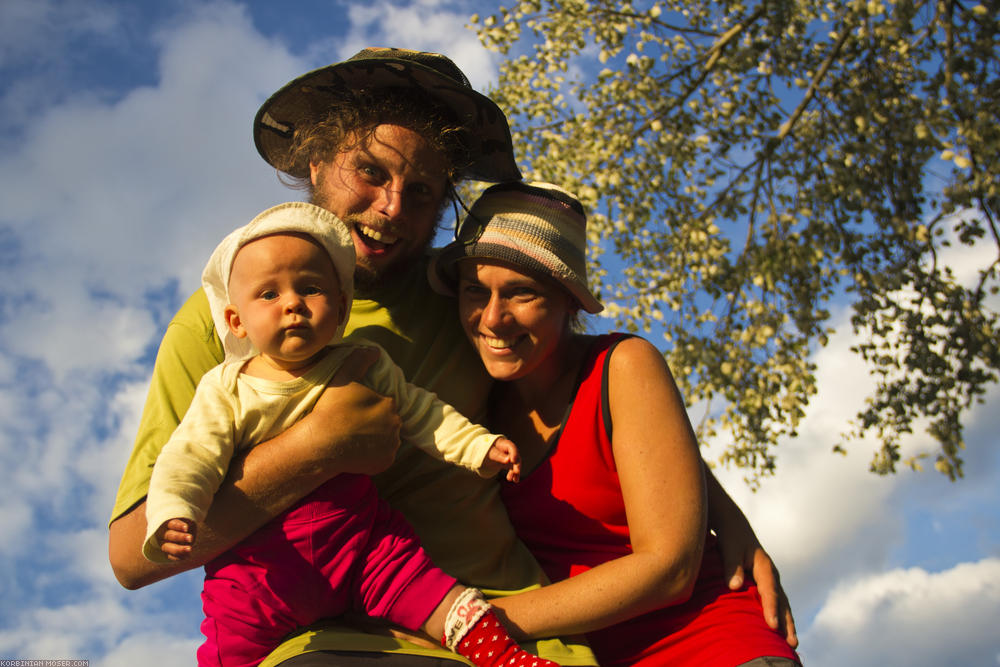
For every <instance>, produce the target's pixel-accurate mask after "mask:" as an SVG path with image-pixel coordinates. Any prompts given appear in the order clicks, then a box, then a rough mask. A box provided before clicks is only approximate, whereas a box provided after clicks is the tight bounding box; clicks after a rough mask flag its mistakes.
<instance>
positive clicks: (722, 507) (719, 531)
mask: <svg viewBox="0 0 1000 667" xmlns="http://www.w3.org/2000/svg"><path fill="white" fill-rule="evenodd" d="M705 481H706V482H707V491H708V527H709V528H711V529H712V530H713V531H714V532H715V534H716V535H717V536H718V538H719V551H720V552H721V553H722V567H723V574H724V576H726V577H727V578H728V579H729V587H730V588H731V589H733V590H736V589H738V588H740V587H741V586H742V585H743V582H744V579H745V577H746V575H748V574H749V575H750V576H751V577H752V578H753V580H754V582H755V583H756V584H757V591H758V592H759V593H760V599H761V604H762V606H763V607H764V619H765V620H766V621H767V624H768V625H769V626H770V627H771V628H773V629H775V630H777V631H778V632H779V633H781V634H783V635H784V636H785V639H786V641H788V645H789V646H791V647H792V648H795V647H796V646H798V645H799V639H798V636H796V634H795V619H794V618H792V608H791V606H789V603H788V596H786V595H785V591H784V590H783V589H782V588H781V580H780V579H779V577H778V569H777V568H776V567H775V565H774V562H773V561H772V560H771V557H770V556H769V555H768V554H767V552H766V551H764V547H762V546H761V544H760V541H759V540H758V539H757V535H756V534H755V533H754V532H753V528H752V527H751V526H750V522H749V521H748V520H747V518H746V516H744V514H743V512H742V510H740V508H739V506H738V505H737V504H736V503H735V502H733V499H732V498H730V497H729V494H728V493H726V490H725V489H723V488H722V485H721V484H719V481H718V480H717V479H716V478H715V475H713V474H712V471H711V469H709V468H708V466H705Z"/></svg>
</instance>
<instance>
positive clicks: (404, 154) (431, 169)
mask: <svg viewBox="0 0 1000 667" xmlns="http://www.w3.org/2000/svg"><path fill="white" fill-rule="evenodd" d="M354 143H355V142H351V141H349V142H348V145H349V146H351V145H352V144H354ZM309 167H310V176H311V178H312V184H313V195H312V201H313V203H314V204H316V205H318V206H322V207H323V208H325V209H327V210H329V211H331V212H332V213H334V214H335V215H337V216H338V217H339V218H340V219H341V220H343V221H344V222H345V223H346V224H347V226H348V228H349V229H350V230H351V236H352V238H353V239H354V250H355V251H356V253H357V263H356V264H355V272H354V273H355V283H356V285H357V287H358V288H360V289H364V288H365V287H372V286H374V285H377V284H379V282H380V280H381V279H382V278H383V277H384V276H386V275H388V274H391V273H392V272H393V271H394V270H399V269H402V268H405V267H406V266H407V265H408V263H409V262H411V261H412V260H413V259H414V258H416V257H418V256H420V254H421V253H423V251H424V249H425V248H426V247H427V245H428V244H429V243H430V241H431V238H432V237H433V235H434V228H435V226H436V224H437V220H438V216H439V214H440V211H441V208H442V204H443V202H444V198H445V194H446V192H447V185H448V179H447V168H448V164H447V161H446V160H445V158H444V156H443V155H441V154H440V153H439V152H438V151H437V150H435V149H433V148H431V147H430V145H428V143H427V142H426V141H425V140H424V139H423V138H422V137H421V136H420V135H418V134H417V133H416V132H413V131H412V130H409V129H407V128H405V127H401V126H399V125H379V126H378V127H376V128H375V131H374V133H373V134H372V135H371V137H370V138H369V139H368V140H367V141H364V142H359V143H357V144H356V145H353V146H352V147H351V148H348V149H347V150H345V151H343V152H341V153H338V154H337V155H336V156H334V158H333V159H332V160H331V161H329V162H314V163H310V165H309Z"/></svg>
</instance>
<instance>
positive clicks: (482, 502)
mask: <svg viewBox="0 0 1000 667" xmlns="http://www.w3.org/2000/svg"><path fill="white" fill-rule="evenodd" d="M254 139H255V142H256V145H257V148H258V151H259V152H260V153H261V155H262V156H263V157H264V158H265V160H267V161H268V162H269V163H270V164H272V165H273V166H275V167H276V168H277V169H279V170H280V171H281V172H283V173H284V174H287V175H288V176H291V177H292V178H293V179H296V180H298V181H299V182H300V183H301V184H302V185H303V186H304V187H306V188H308V189H309V190H310V192H311V198H312V201H313V202H314V203H316V204H319V205H321V206H324V207H325V208H327V209H328V210H330V211H332V212H333V213H335V214H337V215H338V216H339V217H340V218H341V219H342V220H344V221H345V222H346V223H347V224H348V226H349V227H350V229H351V234H352V238H353V241H354V245H355V250H356V252H357V266H356V285H357V293H356V298H355V301H354V303H353V305H352V309H351V316H350V322H349V325H348V332H349V333H351V332H357V335H360V336H362V337H364V338H367V339H370V340H374V341H375V342H377V343H379V344H380V345H382V346H383V347H384V348H385V349H386V350H387V351H388V352H389V354H390V355H391V356H392V358H393V361H395V362H396V363H397V364H398V365H399V366H401V367H402V368H403V369H404V372H405V373H406V375H407V378H408V379H409V380H410V381H411V382H414V383H415V384H418V385H421V386H423V387H426V388H428V389H431V390H433V391H435V392H436V393H438V395H439V396H440V397H441V398H442V399H444V400H445V401H447V402H449V403H451V404H453V405H455V407H457V408H458V409H459V410H460V411H462V412H463V413H464V414H466V415H467V416H469V417H471V418H472V419H476V417H478V416H480V415H481V414H482V411H483V409H484V407H485V399H486V392H487V390H488V387H489V384H488V381H487V379H486V376H485V373H484V371H483V370H482V367H481V365H480V364H479V361H478V359H477V358H476V357H475V355H474V354H473V352H472V351H471V348H470V347H469V346H468V345H467V343H466V342H465V340H464V338H463V335H462V333H461V331H460V328H459V327H458V320H457V316H456V314H455V312H454V308H455V306H454V303H453V302H451V301H450V300H447V299H444V298H442V297H439V296H437V295H436V294H434V293H433V292H432V291H431V290H430V288H429V286H428V285H427V282H426V278H425V270H426V261H425V260H426V250H427V247H428V244H429V243H430V241H431V238H432V237H433V233H434V229H435V227H436V225H437V222H438V219H439V218H440V215H441V213H442V211H443V209H444V208H445V206H446V204H447V202H448V201H449V198H450V196H451V195H452V193H453V189H452V183H453V182H454V181H455V180H458V179H461V178H470V179H477V180H487V181H504V180H512V179H519V178H520V173H519V171H518V169H517V166H516V164H515V162H514V159H513V150H512V146H511V140H510V132H509V129H508V126H507V122H506V118H505V117H504V115H503V113H502V111H500V109H499V108H498V107H497V106H496V105H495V104H494V103H493V102H492V101H490V100H489V98H487V97H485V96H483V95H480V94H479V93H477V92H475V91H474V90H472V88H471V86H470V85H469V83H468V80H467V79H466V77H465V76H464V74H462V72H461V70H459V69H458V67H456V66H455V65H454V63H452V62H451V61H450V60H448V59H447V58H445V57H444V56H441V55H438V54H429V53H417V52H413V51H404V50H396V49H365V50H363V51H361V52H360V53H358V54H357V55H355V56H354V57H352V58H351V59H349V60H347V61H344V62H342V63H337V64H334V65H330V66H328V67H325V68H322V69H320V70H316V71H314V72H310V73H308V74H306V75H304V76H302V77H300V78H298V79H296V80H295V81H292V82H291V83H289V84H288V85H286V86H285V87H284V88H282V89H281V90H279V91H278V92H277V93H275V94H274V95H273V96H272V97H271V98H270V99H269V100H267V101H266V102H265V103H264V104H263V106H262V107H261V109H260V111H259V112H258V114H257V117H256V119H255V122H254ZM221 359H222V349H221V345H220V344H219V341H218V338H217V336H216V335H215V332H214V327H213V326H212V320H211V316H210V313H209V311H208V306H207V301H206V299H205V296H204V294H203V293H202V292H201V291H200V290H199V292H197V293H195V295H194V296H192V297H191V299H190V300H189V301H188V303H186V304H185V305H184V306H183V307H182V309H181V311H179V312H178V314H177V316H176V317H175V318H174V320H173V321H172V322H171V324H170V326H169V327H168V329H167V333H166V335H165V337H164V340H163V343H162V344H161V347H160V352H159V354H158V357H157V361H156V367H155V369H154V374H153V379H152V383H151V388H150V393H149V396H148V398H147V403H146V407H145V410H144V413H143V418H142V423H141V425H140V429H139V434H138V436H137V439H136V445H135V448H134V450H133V452H132V456H131V458H130V460H129V463H128V465H127V467H126V471H125V474H124V475H123V478H122V483H121V486H120V488H119V492H118V498H117V499H116V503H115V508H114V511H113V514H112V522H111V526H110V539H109V550H110V558H111V563H112V567H113V568H114V571H115V574H116V576H117V577H118V579H119V581H121V583H122V584H123V585H124V586H126V587H127V588H138V587H141V586H144V585H146V584H149V583H152V582H154V581H158V580H160V579H163V578H165V577H168V576H171V575H173V574H175V573H177V572H180V571H182V570H185V569H190V568H192V567H197V566H200V565H203V564H204V563H205V562H207V561H208V560H210V559H211V558H213V557H215V556H216V555H218V554H219V553H221V552H222V551H224V550H226V549H227V548H229V547H230V546H232V545H233V544H235V543H236V542H238V541H240V540H242V539H243V538H244V537H246V536H247V535H249V534H250V533H252V532H253V531H254V530H256V529H257V528H258V527H260V526H261V525H263V524H264V523H265V522H266V521H268V520H270V519H271V518H273V517H274V516H275V515H277V514H278V513H280V512H281V511H283V510H284V509H286V508H287V507H288V506H290V505H291V504H293V503H294V502H296V501H298V500H299V499H301V498H302V497H303V496H305V495H306V494H308V493H310V492H311V491H312V490H314V489H315V488H317V487H318V486H319V485H320V484H322V483H324V482H325V481H327V480H329V479H331V478H332V477H334V476H336V475H337V474H340V473H342V472H355V473H365V474H373V475H375V480H376V484H377V485H378V487H379V491H380V492H381V494H382V495H383V497H385V498H386V499H387V500H388V501H389V502H390V504H392V505H393V506H394V507H395V508H396V509H398V510H399V511H401V512H402V513H403V514H404V515H405V516H406V518H407V519H408V520H409V521H410V522H411V524H412V525H413V526H414V528H415V529H416V530H417V532H418V534H419V535H420V537H421V540H422V541H423V543H424V546H425V548H426V550H427V551H428V553H429V554H430V555H431V557H432V559H433V560H434V561H435V563H436V564H437V565H438V566H440V567H441V568H442V569H444V570H445V571H446V572H449V573H450V574H453V575H455V576H457V577H458V578H459V579H460V580H462V581H464V582H466V583H469V584H471V585H474V586H478V587H481V588H485V589H487V590H495V591H508V592H509V591H517V590H520V589H524V588H527V587H530V586H534V585H537V584H538V583H540V582H541V575H540V572H539V570H538V568H537V565H536V564H535V563H534V560H533V559H532V558H531V556H530V554H529V553H528V552H527V550H526V549H525V548H524V547H523V545H521V544H520V542H519V541H518V540H517V539H516V537H515V535H514V533H513V530H512V529H511V527H510V524H509V522H508V521H507V518H506V514H505V513H504V511H503V506H502V504H501V503H500V501H499V497H498V495H497V490H496V486H495V485H494V484H491V483H485V482H483V481H482V480H479V479H478V478H476V477H475V476H472V475H468V474H467V473H465V472H463V471H461V470H459V469H457V468H454V467H449V466H446V465H442V464H439V463H438V462H436V461H434V460H433V459H431V458H429V457H427V456H425V455H423V454H422V453H420V452H418V451H416V450H415V449H414V448H411V447H409V446H408V445H406V444H405V443H403V445H402V446H399V440H398V418H397V417H396V416H395V413H394V409H393V406H392V404H391V402H390V401H388V400H387V399H384V398H382V397H379V396H376V395H374V394H371V393H370V392H368V391H366V390H364V389H362V388H361V387H360V386H359V385H356V384H353V383H351V382H350V380H351V379H353V377H356V376H358V375H360V373H361V372H363V370H364V368H365V367H366V364H367V363H368V360H365V359H357V360H355V361H356V363H355V366H354V372H353V374H352V373H349V372H348V373H344V374H342V375H341V376H340V377H339V378H338V381H337V382H335V383H334V384H333V385H331V387H330V388H329V389H327V391H326V392H325V393H324V395H323V398H321V399H320V402H319V403H318V404H317V406H316V408H315V409H314V410H313V412H312V413H311V414H310V415H308V416H306V417H305V418H303V419H302V420H301V421H299V422H298V423H297V424H296V425H295V426H294V427H292V428H291V429H289V430H288V431H286V432H285V433H283V434H282V435H281V436H279V437H277V438H275V439H274V440H271V441H269V442H266V443H263V444H261V445H258V446H257V447H255V448H253V449H252V450H250V452H249V453H248V454H247V455H246V456H245V457H244V459H243V460H242V461H234V462H233V465H232V467H231V469H230V474H229V477H228V478H227V482H226V483H225V484H224V485H223V487H222V489H220V491H219V493H218V494H217V496H216V499H215V502H214V503H213V505H212V508H211V511H210V514H209V517H208V519H207V520H206V523H205V526H204V530H203V532H202V534H201V535H200V536H199V541H198V545H197V547H195V548H193V549H192V552H191V554H190V555H189V557H188V558H186V559H185V560H184V561H183V562H182V563H173V564H169V565H153V564H152V563H149V562H147V561H144V559H142V557H141V555H140V546H139V545H140V544H141V542H142V538H143V536H144V534H145V511H144V499H145V494H146V489H147V487H148V482H149V470H150V468H151V467H152V464H153V461H155V458H156V455H157V453H158V452H159V449H160V447H162V445H163V443H164V442H165V441H166V440H167V438H168V437H169V435H170V433H171V432H172V431H173V429H174V427H175V426H176V424H177V422H178V421H179V419H180V416H181V415H182V414H183V412H184V411H185V410H186V409H187V406H188V404H189V402H190V400H191V396H192V395H193V392H194V387H195V386H196V385H197V382H198V380H199V378H200V377H201V375H202V374H203V373H204V372H205V371H207V370H208V369H209V368H211V367H212V366H215V365H216V364H217V363H219V361H221ZM344 415H349V418H348V419H345V418H344ZM397 446H398V447H399V450H398V452H397V451H396V448H397ZM390 464H392V465H391V467H389V466H390ZM710 488H711V490H712V494H711V497H710V504H711V506H712V507H711V509H712V510H713V511H712V516H713V518H714V517H719V518H718V520H717V521H716V522H715V523H713V524H712V525H713V527H715V528H716V529H717V531H718V532H719V533H720V535H721V536H722V538H723V542H724V544H726V547H727V548H728V549H730V551H731V553H730V556H732V554H737V556H736V557H735V560H734V558H732V557H731V558H730V560H731V561H734V562H735V561H738V563H736V564H738V565H741V566H742V565H744V564H745V565H747V566H752V567H753V572H754V573H755V574H757V575H758V576H757V579H758V582H757V583H758V586H759V587H760V588H761V590H762V595H763V596H764V597H765V609H767V608H768V604H767V602H768V598H769V599H770V601H771V604H770V607H771V608H772V609H773V610H774V611H773V614H774V615H775V617H776V616H777V611H776V607H777V603H778V600H779V598H780V599H781V600H782V602H783V597H782V594H781V592H780V588H779V587H777V585H776V581H775V580H773V579H771V577H774V575H775V573H774V572H773V570H772V568H771V563H770V560H769V559H768V558H767V555H766V554H765V553H764V552H763V550H761V549H760V548H759V544H757V542H756V538H754V537H753V533H752V530H750V528H749V525H747V524H746V521H745V519H743V517H742V514H741V513H740V512H739V510H738V509H737V508H736V507H735V505H732V503H731V501H729V500H728V498H727V497H725V494H724V492H722V491H721V489H720V488H719V487H718V485H717V484H715V485H714V486H711V487H710ZM786 607H787V606H786V605H784V606H783V607H782V609H783V611H784V609H786ZM787 619H788V621H789V632H790V637H793V636H794V628H793V626H792V625H791V623H790V621H791V617H790V616H787ZM508 621H509V625H510V626H511V627H512V628H514V629H518V627H517V626H518V623H517V621H518V619H508ZM519 629H520V630H521V631H522V632H524V633H526V634H530V633H531V632H532V628H530V627H521V628H519ZM394 641H395V640H391V639H388V638H384V637H372V636H366V635H360V634H358V633H356V632H350V631H347V630H344V629H343V628H333V629H331V628H321V629H319V630H318V631H310V632H306V633H304V634H301V635H299V636H297V637H295V638H293V639H291V640H289V641H288V642H286V643H285V644H284V645H283V646H282V647H279V649H278V650H277V651H276V652H275V654H273V655H272V656H271V658H269V660H268V661H267V663H266V664H277V663H278V662H280V661H281V660H285V659H286V658H290V659H288V660H285V662H284V663H283V664H286V665H305V664H314V663H312V662H308V661H312V660H316V659H326V658H330V656H329V655H327V654H323V653H308V654H306V655H298V654H299V653H302V652H303V651H316V650H320V651H324V650H335V651H366V650H390V649H395V648H396V647H397V645H396V644H395V643H394ZM538 648H539V650H541V651H542V652H543V653H545V654H546V657H550V658H551V659H553V660H556V661H557V662H560V663H562V664H590V662H589V661H590V660H592V658H591V657H590V656H589V655H588V652H587V651H586V650H585V649H582V648H577V647H574V646H572V645H569V646H568V645H564V644H562V643H561V642H558V641H552V642H550V641H545V642H539V646H538ZM407 650H409V649H407ZM414 650H416V649H414ZM418 652H419V651H418ZM384 657H385V656H380V658H384ZM335 659H336V664H347V662H346V660H347V658H346V657H345V656H344V655H343V654H338V655H337V656H335ZM359 659H360V660H361V661H365V658H364V657H361V658H359ZM423 659H424V660H426V659H427V658H423ZM442 659H453V656H450V654H447V653H445V654H444V655H443V656H442ZM403 660H404V661H406V662H412V661H413V660H415V658H413V657H412V656H403ZM315 664H334V663H333V662H327V663H315Z"/></svg>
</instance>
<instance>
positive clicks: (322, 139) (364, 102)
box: [275, 88, 471, 190]
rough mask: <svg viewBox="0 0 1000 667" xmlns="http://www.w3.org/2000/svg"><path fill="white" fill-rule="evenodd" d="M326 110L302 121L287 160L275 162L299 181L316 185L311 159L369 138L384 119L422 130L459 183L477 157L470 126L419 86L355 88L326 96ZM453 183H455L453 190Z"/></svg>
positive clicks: (296, 184) (324, 158)
mask: <svg viewBox="0 0 1000 667" xmlns="http://www.w3.org/2000/svg"><path fill="white" fill-rule="evenodd" d="M324 106H325V108H326V116H325V117H323V118H317V119H316V121H315V122H313V123H310V124H308V125H306V126H305V127H298V128H296V129H295V134H294V137H293V139H292V146H291V149H290V150H289V151H288V153H287V155H286V156H285V158H284V161H283V162H282V163H280V164H275V166H276V167H277V168H278V170H279V171H281V172H286V173H285V178H290V179H291V183H290V185H293V186H294V187H300V188H302V189H305V190H309V189H311V183H310V181H309V177H308V176H306V177H303V178H296V177H290V176H288V172H292V173H304V174H308V173H309V163H310V162H323V161H329V160H331V159H332V158H333V157H334V156H335V155H336V154H337V153H340V152H343V151H346V150H349V149H351V148H353V147H355V146H357V145H359V144H365V143H366V142H367V141H368V140H369V139H370V138H371V136H372V133H373V132H374V131H375V128H376V127H378V126H379V125H384V124H392V125H400V126H402V127H405V128H407V129H409V130H412V131H413V132H416V133H417V134H418V135H420V136H421V137H423V139H424V140H425V141H426V142H427V143H428V144H429V145H430V146H431V147H432V148H433V149H435V150H437V151H438V152H440V153H441V155H443V156H444V157H445V159H446V161H447V163H448V165H449V170H448V174H447V177H448V181H449V183H454V182H455V181H456V178H457V174H459V173H460V172H461V171H462V169H463V168H464V167H466V166H467V165H468V164H469V163H470V161H471V158H470V156H469V150H468V142H467V141H465V136H466V133H467V132H468V130H467V129H466V128H465V127H463V126H462V125H461V124H460V123H459V122H458V121H457V119H456V118H455V117H454V114H452V112H451V110H450V109H448V108H447V107H444V106H442V105H441V104H440V102H438V101H437V99H436V98H433V97H431V96H430V95H427V94H426V93H423V92H422V91H420V90H419V89H413V88H405V89H404V88H379V89H373V90H349V91H343V92H342V93H340V94H339V95H332V94H331V95H330V96H329V98H328V101H327V100H326V99H325V100H324ZM451 189H452V188H449V190H451Z"/></svg>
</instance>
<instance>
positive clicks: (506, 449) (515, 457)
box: [486, 438, 521, 482]
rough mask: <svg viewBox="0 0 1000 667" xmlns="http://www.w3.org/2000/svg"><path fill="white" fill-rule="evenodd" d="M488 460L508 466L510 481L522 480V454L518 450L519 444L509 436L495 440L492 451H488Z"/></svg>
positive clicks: (508, 479) (508, 478)
mask: <svg viewBox="0 0 1000 667" xmlns="http://www.w3.org/2000/svg"><path fill="white" fill-rule="evenodd" d="M486 460H487V461H490V462H492V463H497V464H499V465H500V466H501V467H504V468H507V481H508V482H519V481H520V480H521V454H520V453H518V451H517V445H515V444H514V443H513V442H511V441H510V440H508V439H507V438H497V439H496V440H495V441H493V445H492V446H491V447H490V451H488V452H486Z"/></svg>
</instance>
